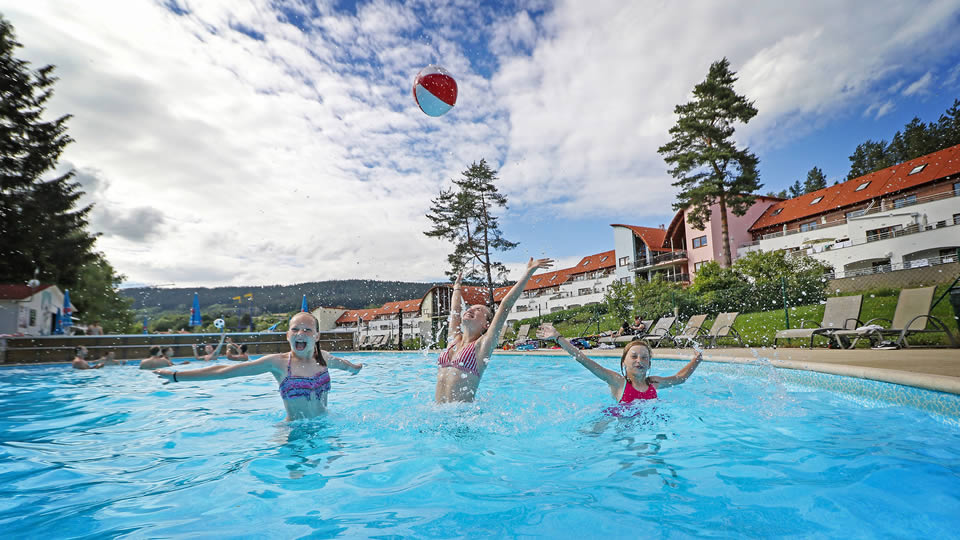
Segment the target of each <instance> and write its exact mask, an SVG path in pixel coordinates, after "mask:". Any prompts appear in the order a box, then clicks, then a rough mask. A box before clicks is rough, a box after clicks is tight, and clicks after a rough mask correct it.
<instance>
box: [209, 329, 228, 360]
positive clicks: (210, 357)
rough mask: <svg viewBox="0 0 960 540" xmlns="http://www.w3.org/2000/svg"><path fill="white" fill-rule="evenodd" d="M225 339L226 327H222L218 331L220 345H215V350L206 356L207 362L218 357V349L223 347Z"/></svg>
mask: <svg viewBox="0 0 960 540" xmlns="http://www.w3.org/2000/svg"><path fill="white" fill-rule="evenodd" d="M226 338H227V327H226V326H224V327H223V329H222V330H220V343H217V348H216V349H214V350H213V352H212V353H210V354H208V355H207V360H216V359H217V357H218V356H220V349H221V348H222V347H223V340H224V339H226Z"/></svg>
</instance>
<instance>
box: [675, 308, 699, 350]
mask: <svg viewBox="0 0 960 540" xmlns="http://www.w3.org/2000/svg"><path fill="white" fill-rule="evenodd" d="M706 320H707V316H706V315H705V314H704V315H694V316H693V317H690V319H688V320H687V325H686V326H684V327H683V332H680V333H679V334H677V335H676V336H674V337H673V338H671V340H670V341H672V342H673V344H674V346H678V347H682V346H684V345H689V344H690V343H691V342H693V340H694V339H696V338H697V337H698V336H700V334H702V333H704V332H705V330H704V329H703V323H704V322H706Z"/></svg>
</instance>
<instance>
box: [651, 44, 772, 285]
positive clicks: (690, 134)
mask: <svg viewBox="0 0 960 540" xmlns="http://www.w3.org/2000/svg"><path fill="white" fill-rule="evenodd" d="M736 80H737V79H736V73H734V72H732V71H730V62H729V61H728V60H727V59H726V58H723V59H722V60H719V61H717V62H714V63H713V64H712V65H711V66H710V70H709V72H708V73H707V78H706V80H704V81H703V82H701V83H700V84H698V85H696V86H695V87H694V89H693V96H694V99H693V101H691V102H689V103H685V104H683V105H677V106H676V108H675V109H674V112H675V113H677V115H678V116H679V119H678V120H677V123H676V125H674V126H673V127H672V128H670V135H671V136H672V139H671V140H670V142H668V143H667V144H665V145H663V146H661V147H660V148H659V149H658V150H657V151H658V152H659V153H660V154H661V155H663V156H664V158H663V159H664V161H665V162H666V163H667V164H668V165H670V166H672V168H671V169H670V170H669V172H670V174H671V175H673V177H674V178H677V181H676V182H674V184H673V185H674V186H676V187H679V188H680V193H679V194H678V195H677V202H676V203H675V204H674V205H673V207H674V209H675V210H682V209H686V210H687V219H688V221H689V222H690V224H691V225H693V226H694V227H696V228H701V229H702V228H703V227H704V224H705V222H706V221H707V220H709V219H710V206H711V205H713V204H714V203H716V204H718V205H719V207H720V226H721V229H722V231H723V262H724V266H727V267H728V266H730V263H731V260H732V259H733V257H732V256H731V253H730V232H729V227H728V224H727V209H728V208H729V209H730V211H731V212H733V214H734V215H737V216H742V215H744V214H746V212H747V210H748V209H749V208H750V206H751V205H752V204H753V202H754V200H755V199H756V197H755V195H753V193H754V192H755V191H756V190H758V189H760V187H762V186H761V184H759V183H758V181H757V177H758V173H757V165H758V164H759V161H760V160H759V159H757V156H755V155H754V154H753V153H752V152H750V150H749V149H748V148H737V146H736V144H735V142H734V140H733V133H734V131H735V130H734V127H733V123H734V122H743V123H747V122H749V121H750V119H752V118H753V117H754V116H756V115H757V109H756V107H754V106H753V102H752V101H748V100H747V98H745V97H744V96H741V95H738V94H737V93H736V92H735V91H734V89H733V83H734V82H736Z"/></svg>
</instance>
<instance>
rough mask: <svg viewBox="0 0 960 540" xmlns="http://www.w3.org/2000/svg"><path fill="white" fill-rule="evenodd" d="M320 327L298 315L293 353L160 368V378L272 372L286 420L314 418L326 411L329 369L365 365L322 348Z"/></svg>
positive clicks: (294, 321) (205, 378) (354, 369)
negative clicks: (186, 367)
mask: <svg viewBox="0 0 960 540" xmlns="http://www.w3.org/2000/svg"><path fill="white" fill-rule="evenodd" d="M319 333H320V324H319V322H317V319H316V317H314V316H313V315H311V314H310V313H297V314H296V315H294V316H293V317H292V318H291V319H290V329H289V330H287V342H288V343H289V344H290V352H287V353H280V354H268V355H265V356H262V357H260V358H258V359H256V360H251V361H249V362H242V363H239V364H230V365H224V364H220V365H215V366H209V367H205V368H201V369H191V370H184V371H173V370H169V369H158V370H157V371H155V372H154V373H156V374H157V375H158V376H159V377H160V378H162V379H166V380H167V381H170V382H182V381H211V380H217V379H229V378H232V377H246V376H249V375H259V374H261V373H270V374H272V375H273V376H274V378H276V379H277V382H278V383H280V397H281V399H283V406H284V408H285V409H286V410H287V420H296V419H300V418H313V417H315V416H319V415H320V414H322V413H323V412H324V411H326V409H327V394H328V393H329V391H330V373H329V370H330V369H342V370H344V371H349V372H350V373H353V374H357V373H358V372H359V371H360V369H361V368H362V367H363V364H353V363H351V362H349V361H347V360H344V359H343V358H337V357H336V356H334V355H332V354H330V353H329V352H326V351H323V350H321V349H320V344H319V342H318V341H317V339H318V338H319Z"/></svg>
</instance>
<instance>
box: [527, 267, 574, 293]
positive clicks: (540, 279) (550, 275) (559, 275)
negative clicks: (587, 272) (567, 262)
mask: <svg viewBox="0 0 960 540" xmlns="http://www.w3.org/2000/svg"><path fill="white" fill-rule="evenodd" d="M570 271H571V269H570V268H562V269H560V270H554V271H552V272H545V273H543V274H534V275H533V277H532V278H530V281H528V282H527V285H526V287H524V288H523V290H525V291H535V290H537V289H546V288H547V287H555V286H557V285H560V284H561V283H564V282H566V281H567V280H568V279H570V276H571V273H570Z"/></svg>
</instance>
